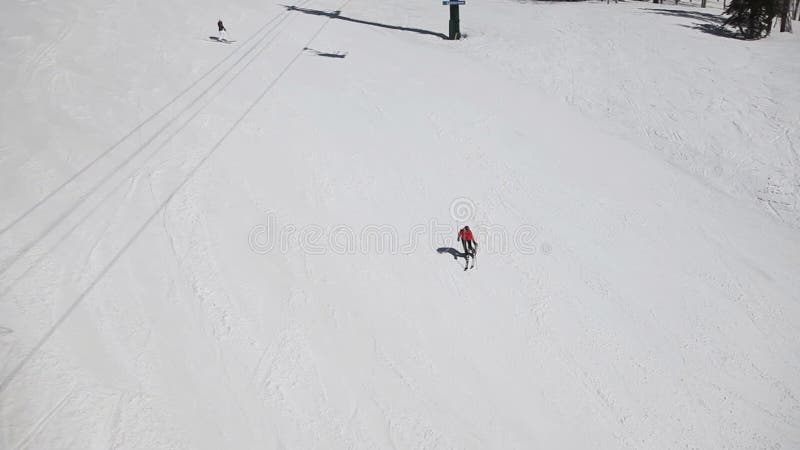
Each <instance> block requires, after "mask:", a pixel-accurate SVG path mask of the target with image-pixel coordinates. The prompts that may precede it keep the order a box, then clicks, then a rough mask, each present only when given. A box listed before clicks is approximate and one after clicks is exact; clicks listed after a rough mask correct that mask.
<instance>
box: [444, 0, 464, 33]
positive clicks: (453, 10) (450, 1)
mask: <svg viewBox="0 0 800 450" xmlns="http://www.w3.org/2000/svg"><path fill="white" fill-rule="evenodd" d="M466 4H467V2H466V0H443V1H442V5H445V6H450V35H449V36H450V39H451V40H456V39H461V19H460V17H459V12H458V7H459V5H466Z"/></svg>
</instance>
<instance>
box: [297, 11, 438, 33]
mask: <svg viewBox="0 0 800 450" xmlns="http://www.w3.org/2000/svg"><path fill="white" fill-rule="evenodd" d="M282 6H283V7H284V8H286V10H287V11H297V12H301V13H303V14H311V15H312V16H323V17H327V18H329V19H339V20H344V21H346V22H353V23H360V24H362V25H369V26H373V27H380V28H388V29H390V30H399V31H409V32H412V33H418V34H424V35H428V36H436V37H438V38H440V39H448V36H447V35H446V34H444V33H437V32H435V31H430V30H423V29H421V28H409V27H401V26H399V25H388V24H385V23H378V22H369V21H366V20H360V19H353V18H352V17H346V16H343V15H342V12H341V11H321V10H318V9H309V8H298V7H297V6H289V5H282Z"/></svg>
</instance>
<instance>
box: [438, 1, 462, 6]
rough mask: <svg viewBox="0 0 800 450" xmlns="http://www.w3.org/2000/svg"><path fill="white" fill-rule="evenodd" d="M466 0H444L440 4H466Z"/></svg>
mask: <svg viewBox="0 0 800 450" xmlns="http://www.w3.org/2000/svg"><path fill="white" fill-rule="evenodd" d="M466 4H467V1H466V0H444V1H442V5H444V6H453V5H466Z"/></svg>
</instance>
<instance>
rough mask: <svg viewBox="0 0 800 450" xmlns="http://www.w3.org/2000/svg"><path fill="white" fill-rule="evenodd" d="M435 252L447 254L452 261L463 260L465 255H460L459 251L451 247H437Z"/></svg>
mask: <svg viewBox="0 0 800 450" xmlns="http://www.w3.org/2000/svg"><path fill="white" fill-rule="evenodd" d="M436 252H438V253H439V254H444V253H447V254H449V255H451V256H452V257H453V259H458V258H464V257H466V256H467V255H465V254H464V253H461V252H460V251H458V250H456V249H454V248H453V247H439V248H437V249H436Z"/></svg>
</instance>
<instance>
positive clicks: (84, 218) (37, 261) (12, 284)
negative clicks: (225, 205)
mask: <svg viewBox="0 0 800 450" xmlns="http://www.w3.org/2000/svg"><path fill="white" fill-rule="evenodd" d="M287 18H288V16H287V17H284V18H283V19H282V20H281V23H282V22H283V21H285V20H286V19H287ZM279 24H280V23H279ZM279 24H276V26H277V25H279ZM279 36H280V33H277V34H275V35H273V37H272V39H270V40H269V42H267V43H266V44H265V46H263V47H262V48H261V50H259V51H258V53H256V54H255V55H254V56H253V57H252V58H251V59H250V61H249V62H248V63H247V64H246V65H245V66H243V67H242V68H241V69H239V71H238V72H237V73H236V74H235V75H234V76H233V77H231V78H230V79H229V80H228V82H227V83H225V84H224V85H223V86H222V87H221V88H220V89H219V90H217V92H216V93H215V94H214V95H213V96H212V97H211V98H209V99H208V101H207V102H206V104H205V105H203V106H202V107H201V108H199V109H198V110H197V111H195V112H194V113H193V114H192V116H190V117H189V118H188V119H187V120H186V121H185V122H184V123H183V124H182V125H181V126H180V127H179V128H178V129H176V130H175V131H174V132H173V133H172V134H171V135H170V136H169V137H168V138H167V139H166V140H165V141H163V142H162V143H161V145H160V146H159V147H158V148H157V149H156V150H155V151H153V152H151V153H150V154H149V155H148V156H147V158H146V159H145V160H144V161H142V163H141V167H144V166H146V165H147V164H148V163H149V162H150V161H151V160H152V159H153V158H154V157H155V156H156V155H158V154H159V152H160V151H161V150H162V149H164V148H165V147H166V146H167V145H168V144H169V143H170V142H171V141H172V139H173V138H175V137H176V136H177V135H178V134H180V132H181V131H183V130H184V129H185V128H186V127H187V126H189V124H190V123H191V122H192V121H193V120H194V119H195V118H196V117H197V116H198V115H200V113H201V112H203V111H204V109H205V108H206V107H207V106H208V105H209V104H210V103H211V102H212V101H213V100H215V99H216V98H217V96H219V95H220V94H221V93H222V92H224V91H225V89H226V88H227V87H228V86H230V85H231V84H232V83H233V82H234V81H235V80H236V79H237V77H238V76H239V75H240V74H241V73H242V72H244V70H246V69H247V67H248V66H249V65H250V64H251V63H252V62H254V61H255V60H256V59H258V57H259V56H260V55H261V54H262V53H263V52H264V51H265V50H266V49H267V48H269V47H270V45H271V44H272V43H273V42H274V41H275V40H276V39H277V38H278V37H279ZM134 175H135V173H134V174H132V175H131V176H134ZM129 178H130V177H125V178H123V179H122V180H120V182H119V183H117V185H116V186H115V187H114V188H112V190H111V191H110V192H109V193H108V194H107V195H106V196H105V197H103V198H102V199H101V200H100V201H99V202H97V204H96V205H95V206H94V207H93V208H92V209H91V210H89V212H87V213H86V214H85V215H83V216H82V217H81V218H80V219H79V220H78V222H76V223H75V225H73V226H72V227H71V228H70V229H69V230H67V232H66V233H64V234H63V235H62V236H61V237H60V238H59V239H58V240H57V241H56V244H55V245H53V246H52V247H51V248H50V249H48V250H47V251H46V252H42V253H41V254H40V255H39V256H38V257H37V258H36V259H35V260H34V261H33V262H32V263H31V264H30V265H29V266H28V267H27V268H26V269H25V271H24V272H23V273H22V274H21V275H20V276H18V277H16V278H15V279H14V280H13V281H11V282H10V283H9V284H8V286H6V288H5V289H3V291H2V292H0V299H2V298H4V297H5V295H6V294H8V293H9V292H10V291H11V290H12V289H13V288H14V287H15V286H16V285H17V283H19V282H20V281H22V280H23V279H24V278H25V277H27V276H28V274H29V273H30V272H31V271H32V270H33V269H34V268H36V267H37V266H38V265H39V264H40V263H41V262H42V260H44V259H45V258H46V257H47V256H48V255H49V254H50V253H51V252H53V251H55V250H56V249H58V248H59V247H60V246H61V245H62V244H63V243H64V242H65V241H66V239H67V238H68V237H70V236H72V234H73V233H74V232H75V231H76V230H77V229H78V228H80V226H82V225H83V224H84V223H85V222H86V221H87V220H88V219H89V217H91V216H92V215H94V213H95V212H97V211H98V210H99V209H100V207H102V206H103V205H104V204H105V203H106V202H107V201H108V200H109V199H111V198H112V197H113V196H114V195H115V194H117V192H118V191H119V189H120V188H122V187H124V186H125V185H126V184H127V181H128V179H129ZM155 201H157V200H155ZM34 245H35V244H34ZM9 268H10V266H9V267H6V268H4V269H3V270H2V271H0V275H4V274H5V273H6V272H7V270H8V269H9Z"/></svg>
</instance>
